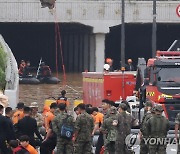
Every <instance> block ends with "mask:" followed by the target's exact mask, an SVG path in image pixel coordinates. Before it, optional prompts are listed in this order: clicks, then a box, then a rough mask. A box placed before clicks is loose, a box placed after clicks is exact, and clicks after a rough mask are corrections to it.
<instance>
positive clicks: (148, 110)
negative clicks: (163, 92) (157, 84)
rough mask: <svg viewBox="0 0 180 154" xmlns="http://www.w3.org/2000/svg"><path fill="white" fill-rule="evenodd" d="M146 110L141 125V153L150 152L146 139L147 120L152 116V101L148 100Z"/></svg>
mask: <svg viewBox="0 0 180 154" xmlns="http://www.w3.org/2000/svg"><path fill="white" fill-rule="evenodd" d="M144 110H145V112H146V113H145V115H144V117H143V119H142V122H141V127H140V139H141V142H140V154H147V153H148V145H146V144H145V142H144V139H145V138H148V136H147V134H146V122H147V121H148V120H149V119H150V118H151V117H152V102H150V101H147V102H146V104H145V108H144Z"/></svg>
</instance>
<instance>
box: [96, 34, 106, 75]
mask: <svg viewBox="0 0 180 154" xmlns="http://www.w3.org/2000/svg"><path fill="white" fill-rule="evenodd" d="M95 43H96V50H95V56H96V72H102V71H103V66H104V58H105V53H104V51H105V33H96V34H95Z"/></svg>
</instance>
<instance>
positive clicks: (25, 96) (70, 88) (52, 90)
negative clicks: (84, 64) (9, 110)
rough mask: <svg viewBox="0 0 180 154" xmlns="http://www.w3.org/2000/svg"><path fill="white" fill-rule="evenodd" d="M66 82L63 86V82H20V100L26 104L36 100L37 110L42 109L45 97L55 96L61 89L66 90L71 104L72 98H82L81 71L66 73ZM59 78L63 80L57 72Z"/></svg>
mask: <svg viewBox="0 0 180 154" xmlns="http://www.w3.org/2000/svg"><path fill="white" fill-rule="evenodd" d="M66 76H67V83H66V86H64V88H63V82H60V83H59V84H39V85H25V84H24V85H23V84H20V88H19V94H20V101H22V102H24V103H25V104H26V105H30V104H31V102H37V103H38V104H39V111H41V110H42V107H43V105H44V101H45V99H47V98H49V97H55V98H57V97H58V96H59V95H60V92H61V90H63V89H65V90H66V91H67V95H66V96H67V98H68V99H69V101H70V102H71V105H73V100H74V99H76V98H80V99H81V98H82V74H81V73H67V74H66ZM59 79H60V80H61V81H62V80H63V75H62V74H59Z"/></svg>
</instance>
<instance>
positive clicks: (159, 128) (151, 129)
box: [146, 105, 169, 154]
mask: <svg viewBox="0 0 180 154" xmlns="http://www.w3.org/2000/svg"><path fill="white" fill-rule="evenodd" d="M155 110H156V111H163V109H162V106H161V105H157V106H156V107H155ZM146 127H147V131H146V133H147V135H148V137H149V138H156V139H157V138H160V139H161V138H166V136H167V132H168V130H169V121H168V120H167V119H166V118H165V117H164V116H162V115H161V114H155V115H153V116H152V117H151V118H150V119H149V120H148V121H147V123H146ZM148 144H149V154H155V153H158V154H166V144H162V145H161V144H153V145H152V144H150V143H148Z"/></svg>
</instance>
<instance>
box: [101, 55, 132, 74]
mask: <svg viewBox="0 0 180 154" xmlns="http://www.w3.org/2000/svg"><path fill="white" fill-rule="evenodd" d="M132 63H133V61H132V59H128V60H127V64H126V65H125V68H123V69H124V71H135V68H134V66H133V64H132ZM121 69H122V68H121ZM104 71H105V72H114V71H115V70H114V68H113V59H111V58H106V60H105V65H104Z"/></svg>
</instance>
